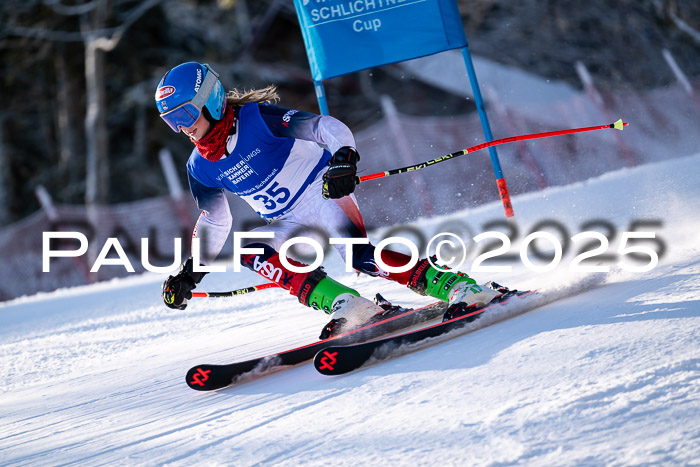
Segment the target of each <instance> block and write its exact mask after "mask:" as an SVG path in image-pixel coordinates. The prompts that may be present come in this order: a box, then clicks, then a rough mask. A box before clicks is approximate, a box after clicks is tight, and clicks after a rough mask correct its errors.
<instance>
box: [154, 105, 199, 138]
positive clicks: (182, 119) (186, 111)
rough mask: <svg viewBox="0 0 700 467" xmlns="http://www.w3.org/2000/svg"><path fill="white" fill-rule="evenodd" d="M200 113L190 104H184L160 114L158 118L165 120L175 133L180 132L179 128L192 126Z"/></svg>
mask: <svg viewBox="0 0 700 467" xmlns="http://www.w3.org/2000/svg"><path fill="white" fill-rule="evenodd" d="M201 113H202V112H201V111H200V110H199V109H198V108H197V106H195V105H194V104H192V103H191V102H185V103H184V104H181V105H178V106H177V107H175V108H174V109H172V110H168V111H167V112H164V113H162V114H160V118H162V119H163V120H165V123H167V124H168V125H169V126H170V128H172V130H173V131H174V132H175V133H179V132H180V128H179V127H183V128H189V127H191V126H192V125H194V122H196V121H197V119H198V118H199V116H200V115H201Z"/></svg>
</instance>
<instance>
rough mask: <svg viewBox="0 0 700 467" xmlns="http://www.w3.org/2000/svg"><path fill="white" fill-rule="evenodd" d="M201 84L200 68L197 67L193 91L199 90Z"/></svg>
mask: <svg viewBox="0 0 700 467" xmlns="http://www.w3.org/2000/svg"><path fill="white" fill-rule="evenodd" d="M201 85H202V70H201V69H199V68H197V79H196V80H195V82H194V92H199V87H200V86H201Z"/></svg>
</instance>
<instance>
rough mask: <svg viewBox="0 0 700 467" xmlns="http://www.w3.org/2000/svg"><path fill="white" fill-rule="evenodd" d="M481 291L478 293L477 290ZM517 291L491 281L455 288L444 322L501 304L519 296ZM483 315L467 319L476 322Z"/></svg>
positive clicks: (443, 318)
mask: <svg viewBox="0 0 700 467" xmlns="http://www.w3.org/2000/svg"><path fill="white" fill-rule="evenodd" d="M477 288H478V289H480V291H478V292H477V291H476V290H475V289H477ZM517 294H518V291H517V290H510V289H509V288H508V287H505V286H502V285H500V284H497V283H496V282H493V281H490V282H487V283H485V284H482V285H480V286H479V285H472V286H471V287H469V286H463V287H459V286H458V287H455V290H453V292H452V294H451V295H450V302H449V303H450V304H449V306H448V307H447V311H445V314H444V315H443V317H442V320H443V321H449V320H451V319H454V318H459V317H461V316H465V315H468V314H470V313H473V312H475V311H477V310H479V309H481V308H483V307H485V306H486V305H490V304H492V303H499V302H502V301H503V300H505V299H507V298H510V297H512V296H513V295H517ZM479 316H481V314H476V315H474V316H473V317H468V318H466V320H467V321H470V322H471V321H474V320H476V319H477V318H478V317H479Z"/></svg>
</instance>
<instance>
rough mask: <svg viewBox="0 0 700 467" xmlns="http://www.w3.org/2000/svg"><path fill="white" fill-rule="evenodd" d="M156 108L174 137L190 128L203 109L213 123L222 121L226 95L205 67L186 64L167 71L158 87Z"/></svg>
mask: <svg viewBox="0 0 700 467" xmlns="http://www.w3.org/2000/svg"><path fill="white" fill-rule="evenodd" d="M156 106H157V107H158V110H159V111H160V117H161V118H162V119H163V120H165V122H166V123H167V124H168V125H169V126H170V128H172V130H173V131H174V132H176V133H179V132H180V127H182V128H189V127H191V126H192V125H193V124H194V122H196V121H197V119H198V118H199V116H200V115H201V113H202V110H203V109H204V108H206V109H207V111H208V112H209V115H211V117H212V118H213V119H214V120H221V117H222V116H223V115H224V109H225V108H226V92H225V91H224V87H223V86H222V85H221V81H219V75H218V74H217V73H216V72H215V71H214V70H212V69H211V67H210V66H209V65H207V64H203V65H202V64H201V63H197V62H187V63H183V64H182V65H178V66H176V67H175V68H173V69H172V70H170V71H168V72H167V73H166V74H165V76H163V79H161V80H160V83H158V88H157V89H156Z"/></svg>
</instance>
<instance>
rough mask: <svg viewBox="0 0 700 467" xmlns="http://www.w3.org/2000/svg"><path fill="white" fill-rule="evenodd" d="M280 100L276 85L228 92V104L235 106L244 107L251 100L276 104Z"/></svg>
mask: <svg viewBox="0 0 700 467" xmlns="http://www.w3.org/2000/svg"><path fill="white" fill-rule="evenodd" d="M279 100H280V96H279V95H278V94H277V87H276V86H274V85H270V86H267V87H265V88H262V89H251V90H249V91H246V90H243V91H239V90H238V89H233V90H231V91H229V92H227V93H226V104H228V105H231V106H233V107H234V108H239V107H243V106H244V105H245V104H249V103H251V102H257V103H263V102H267V103H268V104H275V103H277V102H278V101H279Z"/></svg>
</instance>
